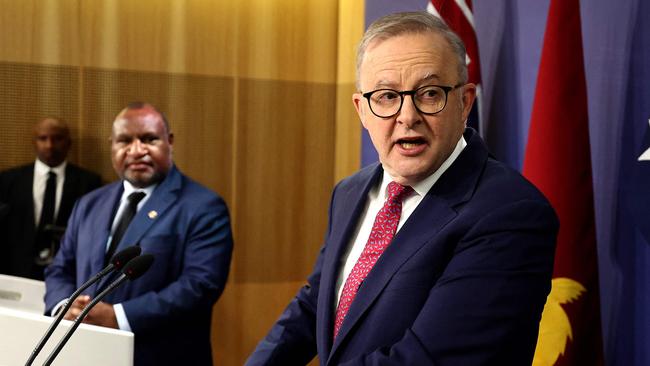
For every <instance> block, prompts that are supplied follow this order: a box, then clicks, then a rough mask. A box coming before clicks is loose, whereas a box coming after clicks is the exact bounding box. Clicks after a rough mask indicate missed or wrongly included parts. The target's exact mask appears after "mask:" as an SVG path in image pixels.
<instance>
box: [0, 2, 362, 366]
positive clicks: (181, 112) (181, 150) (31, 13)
mask: <svg viewBox="0 0 650 366" xmlns="http://www.w3.org/2000/svg"><path fill="white" fill-rule="evenodd" d="M0 8H1V9H2V12H0V110H2V113H0V169H6V168H8V167H11V166H15V165H18V164H22V163H26V162H29V161H32V160H33V159H34V154H33V150H32V145H31V138H32V137H31V128H32V125H33V123H34V122H35V121H36V120H37V119H38V118H40V117H43V116H46V115H54V116H60V117H62V118H64V119H65V120H67V121H68V123H69V124H70V125H71V128H72V132H73V149H72V152H71V156H70V160H71V161H73V162H76V163H78V164H80V165H82V166H84V167H87V168H89V169H92V170H95V171H97V172H98V173H100V174H101V175H102V176H103V178H104V179H105V180H106V181H112V180H114V179H115V178H116V176H115V174H114V173H113V171H112V169H111V166H110V155H109V154H110V149H109V143H108V136H109V133H110V126H111V123H112V120H113V118H114V116H115V114H117V112H118V111H119V110H120V109H121V108H122V107H123V106H124V105H125V104H126V103H127V102H129V101H132V100H145V101H150V102H152V103H154V104H155V105H157V106H158V107H159V108H160V109H162V110H163V111H165V112H166V114H167V115H168V118H169V120H170V121H171V127H172V130H173V131H174V133H175V144H174V160H175V161H176V163H177V165H178V166H179V167H180V169H181V170H182V171H183V172H185V173H186V174H188V175H190V176H191V177H193V178H194V179H196V180H198V181H199V182H202V183H203V184H205V185H206V186H208V187H210V188H212V189H213V190H215V191H217V192H219V193H220V194H221V195H222V196H223V197H224V198H225V199H226V201H227V202H228V205H229V207H230V210H231V215H232V221H233V228H234V235H235V251H234V258H233V263H232V267H231V272H230V278H229V281H228V286H227V288H226V291H225V293H224V295H223V296H222V298H221V299H220V300H219V302H218V304H217V305H216V306H215V312H214V317H213V350H214V358H215V362H216V364H219V365H241V364H242V363H243V362H244V360H245V358H246V356H247V355H248V354H249V353H250V352H251V351H252V349H253V347H254V346H255V344H256V343H257V342H258V341H259V340H260V339H261V338H262V337H263V336H264V335H265V334H266V332H267V331H268V329H269V327H270V326H271V324H272V323H273V322H274V321H275V320H276V318H277V317H278V316H279V314H280V312H281V311H282V309H283V308H284V306H285V305H286V304H287V303H288V301H289V300H290V298H291V297H293V295H294V294H295V292H296V291H297V290H298V289H299V287H300V286H302V285H303V284H304V280H305V278H306V276H307V274H308V273H309V272H310V271H311V268H312V266H313V262H314V260H315V258H316V255H317V252H318V249H319V247H320V245H321V241H322V238H323V235H324V229H325V227H326V220H327V205H328V202H329V195H330V192H331V189H332V187H333V185H334V184H335V182H336V181H338V180H339V179H341V178H342V177H344V176H346V175H349V174H350V173H352V172H353V171H354V170H356V169H357V168H358V165H359V139H360V123H359V122H358V118H357V116H356V114H355V112H354V109H353V107H352V103H351V94H352V92H354V89H355V88H354V57H355V46H356V42H357V41H358V40H359V38H360V36H361V34H362V31H363V11H364V9H363V1H359V0H356V1H355V0H338V1H309V0H275V1H268V0H251V1H246V2H239V1H231V0H138V1H132V0H83V1H82V0H21V1H13V0H0Z"/></svg>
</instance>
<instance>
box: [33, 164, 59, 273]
mask: <svg viewBox="0 0 650 366" xmlns="http://www.w3.org/2000/svg"><path fill="white" fill-rule="evenodd" d="M55 205H56V173H55V172H53V171H49V172H48V173H47V184H46V185H45V194H44V195H43V207H42V208H41V217H40V219H39V220H38V228H37V229H36V247H35V248H34V249H36V255H35V262H36V264H37V265H39V266H41V267H40V268H34V270H35V273H34V274H33V277H34V278H36V279H41V278H43V268H42V266H45V265H47V264H49V262H50V261H51V260H52V256H54V245H53V243H52V241H53V238H52V235H51V234H49V233H48V232H47V231H45V228H46V227H47V225H51V224H53V223H54V211H55Z"/></svg>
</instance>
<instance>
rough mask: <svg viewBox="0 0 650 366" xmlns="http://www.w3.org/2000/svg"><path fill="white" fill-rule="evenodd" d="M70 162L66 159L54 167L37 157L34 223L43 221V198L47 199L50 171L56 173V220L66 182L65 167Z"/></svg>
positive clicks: (34, 182)
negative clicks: (46, 192) (46, 191)
mask: <svg viewBox="0 0 650 366" xmlns="http://www.w3.org/2000/svg"><path fill="white" fill-rule="evenodd" d="M67 164H68V163H67V162H66V161H64V162H63V163H61V164H59V166H55V167H54V168H52V167H50V166H48V165H47V164H45V163H43V162H42V161H40V160H38V159H36V162H35V163H34V179H33V180H32V197H33V199H34V223H35V224H36V227H38V224H39V223H40V221H41V211H42V210H43V200H44V199H45V188H46V187H47V178H48V173H49V172H50V171H52V172H54V173H56V192H55V194H54V198H55V200H54V218H53V219H54V221H55V222H56V218H57V215H58V214H59V207H60V206H61V197H63V183H64V182H65V167H66V165H67Z"/></svg>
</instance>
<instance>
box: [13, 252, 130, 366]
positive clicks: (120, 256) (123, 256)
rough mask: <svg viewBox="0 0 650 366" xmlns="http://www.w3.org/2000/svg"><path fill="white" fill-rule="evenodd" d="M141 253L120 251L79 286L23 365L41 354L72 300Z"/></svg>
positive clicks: (29, 363)
mask: <svg viewBox="0 0 650 366" xmlns="http://www.w3.org/2000/svg"><path fill="white" fill-rule="evenodd" d="M141 252H142V249H141V248H140V247H139V246H132V247H128V248H126V249H124V250H121V251H120V252H118V253H116V254H115V255H114V256H113V258H111V261H110V263H109V264H108V265H107V266H106V267H105V268H104V269H102V270H101V271H100V272H99V273H97V274H96V275H95V276H94V277H93V278H91V279H89V280H88V281H86V283H84V284H83V285H81V287H79V288H78V289H77V290H76V291H75V292H74V293H72V295H70V297H69V298H68V301H66V303H65V305H64V306H63V309H61V310H59V313H58V314H57V316H56V319H54V321H53V322H52V324H50V327H49V328H47V331H46V332H45V334H44V335H43V337H42V338H41V340H40V341H38V344H37V345H36V347H35V348H34V350H33V351H32V354H31V355H30V356H29V359H28V360H27V362H26V363H25V366H30V365H31V364H32V363H33V362H34V360H35V359H36V356H38V354H39V353H40V352H41V350H42V349H43V346H45V342H47V340H48V339H50V337H51V336H52V333H54V329H56V327H57V326H58V325H59V323H60V322H61V320H62V319H63V317H64V316H65V313H67V312H68V309H70V306H72V303H73V302H74V300H75V299H76V298H77V297H78V296H79V295H80V294H81V292H82V291H83V290H85V289H87V288H88V287H90V285H92V284H93V283H95V282H97V281H99V279H100V278H102V277H104V276H106V275H107V274H109V273H111V272H113V271H115V270H118V271H119V270H121V269H122V268H124V265H125V264H126V263H127V262H129V261H130V260H132V259H133V258H135V257H137V256H139V255H140V253H141Z"/></svg>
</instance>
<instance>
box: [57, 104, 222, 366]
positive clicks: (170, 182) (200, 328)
mask: <svg viewBox="0 0 650 366" xmlns="http://www.w3.org/2000/svg"><path fill="white" fill-rule="evenodd" d="M172 143H173V135H172V134H171V133H170V132H169V125H168V123H167V121H166V118H165V117H164V115H163V114H162V113H161V112H159V111H158V110H157V109H156V108H155V107H153V106H152V105H150V104H146V103H132V104H130V105H129V106H128V107H127V108H125V109H124V110H123V111H122V112H120V114H119V115H118V116H117V118H116V119H115V122H114V123H113V132H112V137H111V155H112V161H113V167H114V169H115V171H116V172H117V173H118V175H119V176H120V177H121V178H122V180H121V181H118V182H115V183H113V184H110V185H108V186H105V187H103V188H101V189H99V190H96V191H94V192H92V193H90V194H88V195H86V196H84V197H82V198H81V199H80V201H79V202H78V204H77V205H76V206H75V208H74V210H73V212H72V216H71V218H70V221H69V223H68V229H67V231H66V233H65V236H64V238H63V240H62V243H61V248H60V250H59V253H58V254H57V256H56V257H55V259H54V262H53V263H52V265H51V266H50V267H48V268H47V270H46V278H45V280H46V289H47V291H46V294H45V301H46V311H47V312H51V311H53V310H54V312H56V310H57V308H58V307H59V306H60V305H61V304H62V301H63V300H65V299H66V298H67V297H68V296H69V295H70V294H71V293H72V292H73V291H74V290H75V289H76V288H77V287H79V286H80V285H81V284H82V283H83V282H85V281H86V280H88V279H89V278H90V277H91V276H92V275H94V274H95V273H97V272H99V271H100V270H101V269H102V268H103V267H104V263H105V260H106V257H107V250H108V247H109V243H110V242H111V241H112V236H113V235H114V234H115V232H116V226H118V225H117V222H118V221H119V218H120V216H121V214H122V213H123V212H124V211H125V210H126V208H125V207H126V206H128V203H127V201H128V199H127V197H128V196H129V194H131V193H133V192H134V191H137V192H143V193H145V194H146V195H145V196H144V198H143V199H142V200H141V201H140V202H139V203H138V206H137V213H136V214H135V216H134V217H133V219H132V221H131V222H130V224H129V225H128V228H127V229H126V232H124V234H123V236H122V239H121V240H120V241H119V244H118V245H117V248H116V250H115V251H119V250H121V249H124V248H125V247H128V246H131V245H139V246H140V247H142V252H143V253H151V254H153V255H154V257H155V260H154V263H153V265H152V267H151V268H150V269H149V271H148V272H147V273H146V274H145V275H144V276H142V278H139V279H138V280H136V281H134V282H127V283H126V284H124V285H123V286H122V287H120V288H118V289H117V290H116V291H115V292H113V293H112V294H111V295H109V296H107V298H106V299H105V302H100V303H99V304H97V306H96V307H95V308H93V309H92V311H90V312H89V314H88V317H87V318H86V320H85V321H86V322H87V323H90V324H95V325H102V326H107V327H113V328H120V329H125V330H131V331H133V333H134V334H135V365H211V364H212V356H211V347H210V328H211V313H212V306H213V305H214V303H215V302H216V301H217V299H218V297H219V296H220V294H221V293H222V291H223V289H224V286H225V284H226V279H227V276H228V270H229V266H230V258H231V252H232V235H231V229H230V220H229V216H228V210H227V207H226V204H225V203H224V201H223V200H222V199H221V198H220V197H219V196H217V195H216V194H214V193H213V192H211V191H210V190H208V189H207V188H205V187H203V186H201V185H199V184H197V183H196V182H194V181H192V180H191V179H189V178H188V177H186V176H184V175H183V174H182V173H181V172H179V171H178V169H177V168H176V167H175V166H174V164H173V162H172ZM98 291H100V290H99V289H98V288H97V286H95V287H94V288H91V289H90V291H89V293H88V294H86V295H84V296H80V297H79V298H78V299H77V300H76V301H75V302H74V303H73V306H72V308H71V309H70V310H69V311H68V313H67V314H66V319H74V318H75V317H76V316H77V315H78V314H79V313H80V312H81V310H82V309H83V307H84V306H85V305H86V304H87V303H88V302H89V301H90V300H91V299H92V297H93V296H94V295H96V294H97V293H98Z"/></svg>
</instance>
